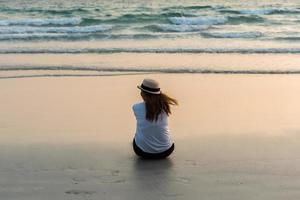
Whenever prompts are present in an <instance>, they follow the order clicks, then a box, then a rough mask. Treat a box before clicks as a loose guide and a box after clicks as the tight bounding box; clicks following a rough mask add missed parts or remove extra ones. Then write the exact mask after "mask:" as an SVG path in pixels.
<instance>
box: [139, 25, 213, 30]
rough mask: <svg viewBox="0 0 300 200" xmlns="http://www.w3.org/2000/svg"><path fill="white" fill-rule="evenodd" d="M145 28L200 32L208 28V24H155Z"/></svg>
mask: <svg viewBox="0 0 300 200" xmlns="http://www.w3.org/2000/svg"><path fill="white" fill-rule="evenodd" d="M143 28H145V29H148V30H151V31H154V32H198V31H202V30H207V29H208V28H209V26H207V25H173V24H153V25H148V26H144V27H143Z"/></svg>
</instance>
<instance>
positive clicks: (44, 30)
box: [0, 25, 112, 34]
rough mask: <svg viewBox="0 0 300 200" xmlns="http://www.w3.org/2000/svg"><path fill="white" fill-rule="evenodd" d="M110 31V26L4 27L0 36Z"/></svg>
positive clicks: (0, 28) (0, 30)
mask: <svg viewBox="0 0 300 200" xmlns="http://www.w3.org/2000/svg"><path fill="white" fill-rule="evenodd" d="M110 29H112V26H111V25H95V26H75V27H74V26H73V27H30V26H4V27H0V34H9V33H94V32H103V31H107V30H110Z"/></svg>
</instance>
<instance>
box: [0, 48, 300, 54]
mask: <svg viewBox="0 0 300 200" xmlns="http://www.w3.org/2000/svg"><path fill="white" fill-rule="evenodd" d="M64 53H65V54H90V53H96V54H107V53H240V54H277V53H278V54H287V53H292V54H299V53H300V48H257V49H256V48H83V49H79V48H76V49H71V48H70V49H64V48H57V49H41V48H39V49H30V48H28V49H27V48H20V49H0V54H64Z"/></svg>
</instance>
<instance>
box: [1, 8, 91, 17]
mask: <svg viewBox="0 0 300 200" xmlns="http://www.w3.org/2000/svg"><path fill="white" fill-rule="evenodd" d="M95 11H96V9H95ZM0 12H18V13H46V14H59V15H62V14H63V15H67V14H73V13H88V12H90V10H89V9H85V8H69V9H68V8H65V9H50V8H46V9H45V8H12V7H2V8H0Z"/></svg>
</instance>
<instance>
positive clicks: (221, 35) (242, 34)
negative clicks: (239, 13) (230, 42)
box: [202, 32, 263, 38]
mask: <svg viewBox="0 0 300 200" xmlns="http://www.w3.org/2000/svg"><path fill="white" fill-rule="evenodd" d="M202 35H204V36H209V37H214V38H257V37H261V36H262V35H263V34H262V33H261V32H204V33H202Z"/></svg>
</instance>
